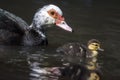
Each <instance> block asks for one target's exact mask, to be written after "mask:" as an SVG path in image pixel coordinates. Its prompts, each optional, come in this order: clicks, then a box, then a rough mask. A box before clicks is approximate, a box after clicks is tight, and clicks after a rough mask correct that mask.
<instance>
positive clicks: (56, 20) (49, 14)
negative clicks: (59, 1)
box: [33, 4, 72, 32]
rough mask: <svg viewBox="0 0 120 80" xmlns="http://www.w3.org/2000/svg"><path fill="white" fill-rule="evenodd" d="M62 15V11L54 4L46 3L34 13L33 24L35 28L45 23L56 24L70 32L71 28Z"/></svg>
mask: <svg viewBox="0 0 120 80" xmlns="http://www.w3.org/2000/svg"><path fill="white" fill-rule="evenodd" d="M62 15H63V13H62V11H61V9H60V8H59V7H57V6H56V5H53V4H50V5H46V6H43V8H41V9H39V10H38V11H37V12H36V13H35V15H34V18H33V24H34V25H35V26H36V27H37V28H41V26H43V25H47V24H55V25H56V26H58V27H61V28H62V29H64V30H67V31H70V32H72V28H71V27H69V26H68V25H67V23H66V22H65V19H64V17H63V16H62Z"/></svg>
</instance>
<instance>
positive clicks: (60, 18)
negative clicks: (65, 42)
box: [48, 9, 72, 32]
mask: <svg viewBox="0 0 120 80" xmlns="http://www.w3.org/2000/svg"><path fill="white" fill-rule="evenodd" d="M48 14H49V15H50V16H51V17H52V18H54V19H55V24H56V25H57V26H59V27H61V28H62V29H64V30H67V31H70V32H72V28H71V27H69V26H68V25H67V24H66V22H65V19H64V17H63V16H62V15H60V14H59V13H58V12H56V11H55V10H54V9H51V10H49V11H48Z"/></svg>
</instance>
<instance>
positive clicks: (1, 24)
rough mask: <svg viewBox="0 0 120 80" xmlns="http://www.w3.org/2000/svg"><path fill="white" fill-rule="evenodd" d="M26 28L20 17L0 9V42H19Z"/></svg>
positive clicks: (26, 25)
mask: <svg viewBox="0 0 120 80" xmlns="http://www.w3.org/2000/svg"><path fill="white" fill-rule="evenodd" d="M28 28H29V27H28V24H27V23H26V22H25V21H24V20H22V19H21V18H20V17H17V16H15V15H14V14H12V13H10V12H8V11H5V10H3V9H0V44H11V43H12V44H16V43H20V41H21V39H22V36H23V35H24V34H25V32H26V30H27V29H28Z"/></svg>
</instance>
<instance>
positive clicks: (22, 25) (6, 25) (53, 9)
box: [0, 4, 72, 46]
mask: <svg viewBox="0 0 120 80" xmlns="http://www.w3.org/2000/svg"><path fill="white" fill-rule="evenodd" d="M62 15H63V13H62V11H61V9H60V8H59V7H58V6H56V5H53V4H49V5H46V6H43V7H42V8H40V9H39V10H38V11H37V12H36V13H35V15H34V17H33V21H32V24H31V25H30V26H29V25H28V24H27V23H26V22H25V21H24V20H22V19H21V18H20V17H17V16H15V15H14V14H12V13H10V12H8V11H5V10H3V9H0V44H2V45H28V46H33V45H42V44H47V38H46V35H45V32H44V26H46V25H50V24H55V25H56V26H58V27H61V28H62V29H64V30H67V31H70V32H72V28H71V27H69V26H68V25H67V23H66V22H65V20H64V17H63V16H62Z"/></svg>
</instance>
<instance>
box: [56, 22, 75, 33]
mask: <svg viewBox="0 0 120 80" xmlns="http://www.w3.org/2000/svg"><path fill="white" fill-rule="evenodd" d="M56 25H57V26H58V27H60V28H62V29H64V30H66V31H69V32H73V30H72V28H71V27H70V26H68V24H67V23H66V22H65V21H57V22H56Z"/></svg>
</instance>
